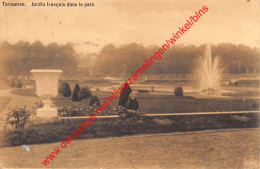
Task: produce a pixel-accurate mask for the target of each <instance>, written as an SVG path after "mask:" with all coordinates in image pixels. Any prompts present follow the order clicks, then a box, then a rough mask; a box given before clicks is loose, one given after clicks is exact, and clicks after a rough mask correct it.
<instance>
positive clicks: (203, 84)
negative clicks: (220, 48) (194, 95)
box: [199, 44, 223, 94]
mask: <svg viewBox="0 0 260 169" xmlns="http://www.w3.org/2000/svg"><path fill="white" fill-rule="evenodd" d="M222 70H223V69H222V68H220V67H219V59H218V56H216V57H215V59H214V60H213V59H212V56H211V47H210V45H209V44H208V45H207V47H206V52H205V57H204V59H202V58H200V68H199V77H200V78H201V79H200V90H201V91H203V93H207V94H210V93H211V94H212V93H216V92H219V91H220V80H221V73H222Z"/></svg>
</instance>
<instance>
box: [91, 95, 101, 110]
mask: <svg viewBox="0 0 260 169" xmlns="http://www.w3.org/2000/svg"><path fill="white" fill-rule="evenodd" d="M95 104H96V106H98V107H99V106H100V101H99V99H98V97H97V96H92V97H91V98H90V101H89V106H94V105H95Z"/></svg>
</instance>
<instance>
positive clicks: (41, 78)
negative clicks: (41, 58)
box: [31, 69, 62, 119]
mask: <svg viewBox="0 0 260 169" xmlns="http://www.w3.org/2000/svg"><path fill="white" fill-rule="evenodd" d="M31 72H32V73H33V76H34V79H35V82H36V94H37V95H38V96H39V97H41V98H43V103H44V107H43V108H39V109H37V113H36V117H39V118H43V119H44V118H54V117H57V116H58V111H57V108H54V107H53V106H52V101H51V100H50V98H51V97H56V96H57V95H58V79H59V76H60V74H61V73H62V70H57V69H32V70H31Z"/></svg>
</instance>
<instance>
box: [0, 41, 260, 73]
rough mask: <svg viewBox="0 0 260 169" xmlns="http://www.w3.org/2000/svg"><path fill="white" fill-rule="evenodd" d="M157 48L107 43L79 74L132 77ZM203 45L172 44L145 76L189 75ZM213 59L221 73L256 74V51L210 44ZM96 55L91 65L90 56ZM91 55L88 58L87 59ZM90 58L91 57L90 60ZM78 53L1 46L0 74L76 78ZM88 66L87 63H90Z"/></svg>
mask: <svg viewBox="0 0 260 169" xmlns="http://www.w3.org/2000/svg"><path fill="white" fill-rule="evenodd" d="M158 48H159V47H158V46H143V45H142V44H137V43H131V44H125V45H121V46H118V47H117V46H115V45H113V44H109V45H106V46H104V47H103V48H102V49H101V51H100V52H99V53H97V54H91V55H90V54H86V56H89V57H87V58H89V59H86V58H85V60H84V62H86V63H84V64H85V65H86V66H85V67H84V68H83V70H81V71H80V72H86V74H88V71H89V69H90V67H91V69H94V70H92V72H93V73H94V74H95V73H96V74H99V73H102V74H104V75H112V76H113V75H119V74H124V73H126V74H131V73H133V72H135V71H136V70H137V68H139V67H140V66H141V64H142V63H143V62H144V60H145V59H146V58H149V57H150V56H152V55H153V53H154V52H155V51H156V50H158ZM205 49H206V45H201V46H194V45H175V46H174V47H172V48H170V49H168V50H167V51H166V52H165V53H164V54H163V56H162V59H161V60H160V61H158V62H156V64H153V65H152V66H151V67H150V68H149V71H147V73H151V74H168V73H170V74H190V73H193V72H194V71H195V69H196V68H197V67H198V66H199V65H198V60H199V58H200V57H203V56H204V53H205ZM211 49H212V56H213V57H215V56H218V57H219V60H220V66H222V67H223V68H224V73H247V72H249V73H252V72H257V73H258V72H259V49H257V48H251V47H248V46H245V45H234V44H229V43H222V44H218V45H212V46H211ZM93 55H94V56H95V57H96V58H95V62H94V63H92V62H93V61H91V60H90V59H91V57H92V56H93ZM90 56H91V57H90ZM92 59H93V57H92ZM79 61H80V58H79V54H78V53H76V52H75V50H74V48H73V45H72V44H70V43H68V44H65V45H60V44H57V43H50V44H48V45H43V44H42V43H41V42H40V41H36V42H34V43H31V44H30V43H29V42H23V41H20V42H17V43H16V44H10V43H8V42H2V43H0V72H1V75H3V74H5V75H13V76H17V75H29V74H30V70H31V69H46V68H49V69H62V70H63V72H64V74H65V75H68V76H75V75H76V74H77V73H78V72H79V71H78V69H79V67H78V64H79V63H78V62H79ZM88 62H89V63H91V64H89V63H88Z"/></svg>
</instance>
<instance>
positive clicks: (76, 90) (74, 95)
mask: <svg viewBox="0 0 260 169" xmlns="http://www.w3.org/2000/svg"><path fill="white" fill-rule="evenodd" d="M79 91H80V87H79V85H78V84H76V85H75V87H74V90H73V93H72V101H74V102H75V101H80V100H79Z"/></svg>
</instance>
